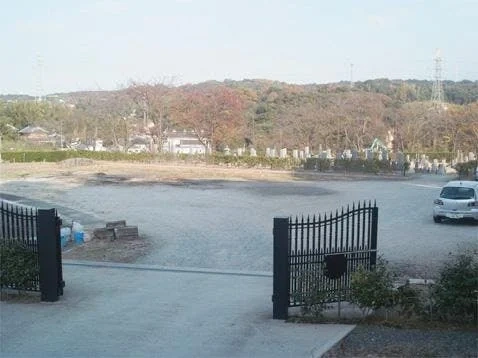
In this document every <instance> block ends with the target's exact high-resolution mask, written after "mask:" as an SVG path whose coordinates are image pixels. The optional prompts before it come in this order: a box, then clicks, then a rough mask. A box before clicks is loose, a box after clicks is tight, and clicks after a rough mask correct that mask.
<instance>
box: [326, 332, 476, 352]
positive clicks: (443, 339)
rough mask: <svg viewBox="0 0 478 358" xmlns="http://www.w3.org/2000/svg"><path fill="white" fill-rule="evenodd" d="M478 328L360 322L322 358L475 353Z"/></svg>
mask: <svg viewBox="0 0 478 358" xmlns="http://www.w3.org/2000/svg"><path fill="white" fill-rule="evenodd" d="M477 356H478V331H477V330H474V331H446V330H424V329H403V328H392V327H385V326H381V325H359V326H357V327H356V328H355V329H354V330H353V331H352V332H351V333H349V335H348V336H347V337H345V338H344V339H343V340H342V341H341V342H339V343H337V344H336V345H335V346H334V347H333V348H332V349H330V350H329V351H328V352H327V353H326V354H325V355H323V357H324V358H332V357H477Z"/></svg>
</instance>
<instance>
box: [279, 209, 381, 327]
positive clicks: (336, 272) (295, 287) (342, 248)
mask: <svg viewBox="0 0 478 358" xmlns="http://www.w3.org/2000/svg"><path fill="white" fill-rule="evenodd" d="M377 225H378V208H377V206H376V204H375V203H374V204H373V205H372V203H371V202H368V204H367V203H366V202H364V203H362V204H360V203H358V205H355V204H353V205H352V207H350V206H349V207H347V209H346V210H345V209H344V208H342V210H341V211H340V212H339V211H338V210H337V211H336V212H335V214H332V213H330V215H327V214H325V215H319V216H312V217H310V216H308V217H306V218H305V217H301V218H298V217H296V218H295V219H293V218H274V289H273V290H274V293H273V302H274V318H281V319H285V318H287V309H288V307H295V306H302V305H305V304H311V303H314V300H317V299H319V297H320V300H321V301H322V302H341V301H347V300H349V298H350V283H351V274H352V273H353V272H354V271H355V270H356V269H357V268H358V267H359V266H363V267H365V268H367V269H370V268H371V267H372V266H374V265H375V264H376V258H377Z"/></svg>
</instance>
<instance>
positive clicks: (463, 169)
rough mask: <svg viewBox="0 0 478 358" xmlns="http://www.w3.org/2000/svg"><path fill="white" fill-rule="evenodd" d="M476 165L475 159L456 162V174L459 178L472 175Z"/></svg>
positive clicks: (477, 164) (477, 165) (477, 163)
mask: <svg viewBox="0 0 478 358" xmlns="http://www.w3.org/2000/svg"><path fill="white" fill-rule="evenodd" d="M477 167H478V161H477V160H470V161H469V162H466V163H458V164H456V165H455V169H456V171H457V172H458V176H459V177H460V178H461V179H465V178H470V177H472V176H473V174H474V173H475V170H476V168H477Z"/></svg>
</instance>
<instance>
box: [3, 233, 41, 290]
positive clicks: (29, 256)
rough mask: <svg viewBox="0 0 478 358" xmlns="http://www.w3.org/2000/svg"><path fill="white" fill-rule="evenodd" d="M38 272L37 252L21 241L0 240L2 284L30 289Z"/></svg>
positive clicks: (33, 285)
mask: <svg viewBox="0 0 478 358" xmlns="http://www.w3.org/2000/svg"><path fill="white" fill-rule="evenodd" d="M38 274H39V269H38V263H37V255H36V253H35V252H33V251H32V250H31V249H29V248H28V247H26V246H25V245H24V244H22V243H20V242H6V241H3V240H2V241H0V286H2V287H10V288H15V289H23V290H28V289H31V288H34V287H35V285H36V283H35V280H36V278H37V277H38Z"/></svg>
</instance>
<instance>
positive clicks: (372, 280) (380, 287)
mask: <svg viewBox="0 0 478 358" xmlns="http://www.w3.org/2000/svg"><path fill="white" fill-rule="evenodd" d="M350 287H351V291H352V302H353V303H356V304H357V305H358V306H359V307H360V308H361V309H362V312H363V314H364V315H365V314H366V313H368V312H369V311H370V310H373V309H378V308H381V307H389V306H391V305H393V293H392V278H391V274H390V272H389V270H388V268H387V265H386V262H385V261H384V260H383V259H382V258H379V259H378V260H377V264H376V265H375V266H374V267H372V268H371V269H370V270H367V269H366V268H365V267H363V266H360V267H359V268H358V269H357V271H355V272H353V273H352V276H351V284H350Z"/></svg>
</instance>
